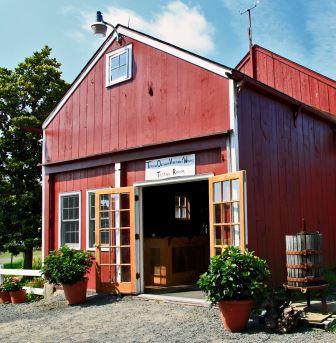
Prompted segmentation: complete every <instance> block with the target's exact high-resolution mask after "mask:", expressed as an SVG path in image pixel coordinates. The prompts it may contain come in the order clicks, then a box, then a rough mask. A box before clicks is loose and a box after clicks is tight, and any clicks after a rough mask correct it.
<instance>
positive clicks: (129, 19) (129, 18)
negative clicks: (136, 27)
mask: <svg viewBox="0 0 336 343" xmlns="http://www.w3.org/2000/svg"><path fill="white" fill-rule="evenodd" d="M130 21H131V17H128V24H127V27H128V28H129V24H130Z"/></svg>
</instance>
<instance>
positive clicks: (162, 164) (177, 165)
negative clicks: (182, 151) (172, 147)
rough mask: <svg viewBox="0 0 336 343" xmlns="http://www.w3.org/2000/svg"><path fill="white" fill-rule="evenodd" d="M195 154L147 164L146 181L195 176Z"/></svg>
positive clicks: (167, 158)
mask: <svg viewBox="0 0 336 343" xmlns="http://www.w3.org/2000/svg"><path fill="white" fill-rule="evenodd" d="M195 160H196V157H195V154H190V155H182V156H171V157H163V158H158V159H155V160H148V161H146V162H145V164H146V166H145V180H146V181H153V180H163V179H168V178H172V177H179V176H180V177H181V176H190V175H195Z"/></svg>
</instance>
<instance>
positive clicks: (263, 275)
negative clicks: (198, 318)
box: [197, 247, 270, 304]
mask: <svg viewBox="0 0 336 343" xmlns="http://www.w3.org/2000/svg"><path fill="white" fill-rule="evenodd" d="M269 275H270V271H269V269H268V266H267V264H266V262H265V261H264V260H262V259H261V258H259V257H257V256H254V255H253V252H248V251H245V252H241V251H240V249H239V248H237V247H228V248H226V249H225V250H224V251H223V252H222V254H221V255H217V256H214V257H212V258H211V261H210V266H209V270H208V272H206V273H204V274H203V275H201V276H200V278H199V281H198V283H197V284H198V286H199V287H200V289H201V290H202V291H203V292H204V293H205V294H206V295H207V298H208V300H209V301H211V303H212V304H216V303H218V302H219V301H220V300H245V299H256V298H257V297H258V296H262V295H263V294H265V292H266V289H267V285H266V283H265V282H266V281H267V278H268V277H269Z"/></svg>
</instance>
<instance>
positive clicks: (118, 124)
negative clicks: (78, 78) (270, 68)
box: [45, 37, 229, 163]
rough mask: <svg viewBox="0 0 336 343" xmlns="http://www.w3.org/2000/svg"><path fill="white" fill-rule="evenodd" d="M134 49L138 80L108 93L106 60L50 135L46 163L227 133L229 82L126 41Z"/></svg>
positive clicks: (83, 84)
mask: <svg viewBox="0 0 336 343" xmlns="http://www.w3.org/2000/svg"><path fill="white" fill-rule="evenodd" d="M129 43H132V44H133V78H132V79H131V80H129V81H126V82H123V83H121V84H117V85H115V86H112V87H108V88H106V87H105V72H106V65H105V55H104V56H102V58H101V59H100V60H99V61H98V62H97V64H96V65H95V66H94V67H93V69H92V70H91V71H90V72H89V74H88V75H87V76H86V77H85V78H84V80H83V81H82V82H81V84H80V85H79V86H78V88H77V89H76V90H75V92H74V93H73V94H72V96H71V97H70V98H69V99H68V101H67V102H66V103H65V105H64V106H63V107H62V108H61V110H60V111H59V112H58V114H57V115H56V117H55V118H54V119H53V121H52V122H51V123H50V124H49V126H48V127H47V129H46V130H45V131H46V146H47V148H48V155H47V161H46V162H47V163H48V162H49V163H50V162H57V161H63V160H69V159H73V158H80V157H85V156H88V155H94V154H99V153H104V152H110V151H117V150H122V149H129V148H134V147H140V146H143V145H150V144H158V143H163V142H170V141H173V140H180V139H184V138H189V137H191V136H192V137H197V136H204V135H206V134H213V133H218V132H223V131H226V130H227V129H228V127H229V114H228V113H229V98H228V80H227V79H226V78H224V77H222V76H219V75H217V74H214V73H212V72H209V71H207V70H205V69H202V68H200V67H198V66H195V65H193V64H191V63H188V62H186V61H183V60H181V59H178V58H177V57H175V56H172V55H169V54H167V53H164V52H162V51H160V50H157V49H155V48H152V47H150V46H148V45H145V44H143V43H140V42H138V41H135V40H131V39H129V38H127V37H125V43H123V44H129ZM119 47H120V45H119V44H115V45H113V46H111V47H110V48H109V49H108V51H107V53H108V52H110V51H112V50H115V49H118V48H119ZM150 90H151V92H152V95H151V94H150ZM54 133H58V137H57V136H56V135H55V134H54Z"/></svg>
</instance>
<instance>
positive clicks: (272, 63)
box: [237, 46, 336, 115]
mask: <svg viewBox="0 0 336 343" xmlns="http://www.w3.org/2000/svg"><path fill="white" fill-rule="evenodd" d="M253 54H254V68H255V70H256V74H255V77H256V79H257V80H259V81H261V82H263V83H265V84H267V85H269V86H271V87H273V88H275V89H277V90H279V91H281V92H283V93H285V94H287V95H289V96H291V97H293V98H295V99H297V100H299V101H302V102H304V103H305V104H307V105H310V106H313V107H316V108H318V109H320V110H322V111H326V112H330V113H332V114H334V115H336V81H335V80H332V79H329V78H328V77H325V76H323V75H321V74H319V73H316V72H314V71H312V70H310V69H308V68H305V67H303V66H301V65H299V64H297V63H295V62H292V61H290V60H288V59H286V58H284V57H281V56H279V55H277V54H274V53H272V52H271V51H268V50H266V49H264V48H262V47H259V46H254V47H253ZM237 69H238V70H240V71H241V72H243V73H245V74H247V75H249V76H252V72H251V61H250V59H249V56H248V55H247V56H246V57H245V58H244V59H243V60H242V61H241V62H240V64H239V65H238V66H237Z"/></svg>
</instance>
